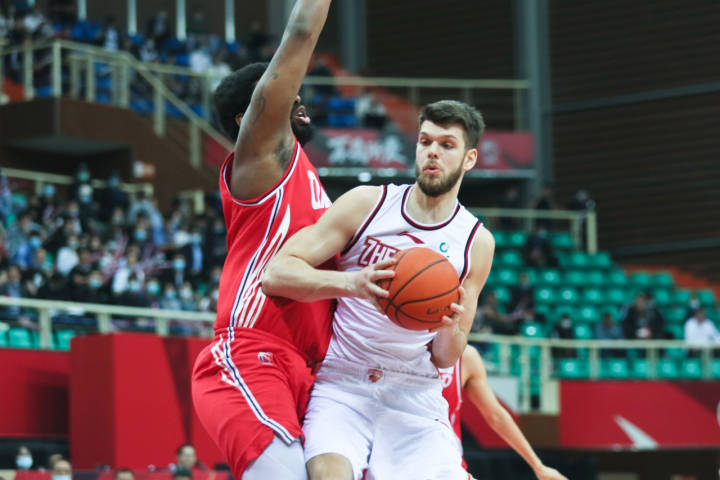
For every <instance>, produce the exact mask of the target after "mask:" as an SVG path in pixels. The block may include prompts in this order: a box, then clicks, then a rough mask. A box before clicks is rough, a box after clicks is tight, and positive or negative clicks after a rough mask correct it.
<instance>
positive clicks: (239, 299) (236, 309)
mask: <svg viewBox="0 0 720 480" xmlns="http://www.w3.org/2000/svg"><path fill="white" fill-rule="evenodd" d="M275 193H276V194H277V195H276V198H275V206H274V207H273V211H272V215H270V221H269V222H268V225H267V228H266V229H265V235H264V237H263V241H262V243H261V244H260V247H259V248H258V249H257V250H256V251H255V254H254V255H253V257H252V259H251V260H250V263H248V266H247V268H246V269H245V273H243V279H242V281H241V282H240V288H238V292H237V294H236V295H235V303H234V304H233V308H232V310H231V313H230V325H229V326H230V328H229V330H228V331H229V333H228V335H229V337H231V338H232V337H234V336H235V333H234V331H233V327H236V326H237V322H238V319H239V316H240V313H241V312H242V310H243V306H244V301H243V300H244V294H245V288H246V286H247V284H248V280H249V278H250V276H251V274H252V273H253V271H254V270H255V264H256V262H257V260H258V258H260V255H261V253H262V252H263V250H264V249H265V246H266V243H267V241H268V240H269V238H270V231H271V229H272V226H273V224H274V223H275V219H276V218H277V216H278V211H279V210H280V205H282V198H283V190H282V189H280V190H277V191H276V192H275Z"/></svg>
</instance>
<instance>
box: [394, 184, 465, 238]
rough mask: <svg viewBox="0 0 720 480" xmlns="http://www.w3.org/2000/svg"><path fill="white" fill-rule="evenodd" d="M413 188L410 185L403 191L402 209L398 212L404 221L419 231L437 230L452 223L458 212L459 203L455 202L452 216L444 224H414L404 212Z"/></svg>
mask: <svg viewBox="0 0 720 480" xmlns="http://www.w3.org/2000/svg"><path fill="white" fill-rule="evenodd" d="M413 186H414V185H410V186H409V187H408V188H407V189H405V193H403V198H402V208H401V209H400V212H401V213H402V216H403V218H404V219H405V221H406V222H408V223H409V224H410V225H412V226H413V227H415V228H419V229H420V230H438V229H440V228H443V227H445V226H447V225H448V224H449V223H450V222H452V221H453V219H454V218H455V216H456V215H457V214H458V212H459V211H460V202H458V201H457V200H455V211H453V213H452V215H450V218H448V219H447V220H445V221H444V222H442V223H438V224H434V225H433V224H426V223H418V222H416V221H415V220H413V219H412V218H410V215H409V214H408V213H407V211H406V205H407V201H408V198H409V197H410V195H409V194H410V190H412V188H413Z"/></svg>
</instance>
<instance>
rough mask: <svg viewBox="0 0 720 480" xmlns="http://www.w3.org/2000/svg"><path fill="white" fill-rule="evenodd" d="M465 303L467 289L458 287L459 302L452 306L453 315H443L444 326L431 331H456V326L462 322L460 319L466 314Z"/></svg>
mask: <svg viewBox="0 0 720 480" xmlns="http://www.w3.org/2000/svg"><path fill="white" fill-rule="evenodd" d="M464 301H465V289H464V288H463V287H462V285H461V286H459V287H458V300H457V302H453V303H451V304H450V309H451V310H452V311H453V313H452V315H450V316H447V315H443V317H442V325H440V326H438V327H435V328H433V329H432V330H430V331H431V332H437V331H438V330H441V329H448V330H454V329H455V326H456V325H457V324H458V322H459V321H460V318H461V317H462V316H463V314H464V313H465V307H463V305H462V304H463V302H464Z"/></svg>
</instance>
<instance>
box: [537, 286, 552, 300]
mask: <svg viewBox="0 0 720 480" xmlns="http://www.w3.org/2000/svg"><path fill="white" fill-rule="evenodd" d="M534 296H535V303H536V304H547V303H555V290H553V289H552V288H549V287H540V288H536V289H535V293H534Z"/></svg>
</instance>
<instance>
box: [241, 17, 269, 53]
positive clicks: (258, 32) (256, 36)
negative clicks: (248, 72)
mask: <svg viewBox="0 0 720 480" xmlns="http://www.w3.org/2000/svg"><path fill="white" fill-rule="evenodd" d="M269 41H270V35H269V34H268V33H267V32H266V31H265V29H264V28H263V25H262V23H261V22H260V21H259V20H254V21H253V22H252V24H251V25H250V30H249V31H248V32H247V34H246V35H245V36H244V37H243V39H242V43H243V45H245V46H246V47H247V49H248V54H249V55H250V58H251V60H252V61H253V62H260V61H263V60H265V57H264V53H265V47H266V46H267V44H268V42H269Z"/></svg>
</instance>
